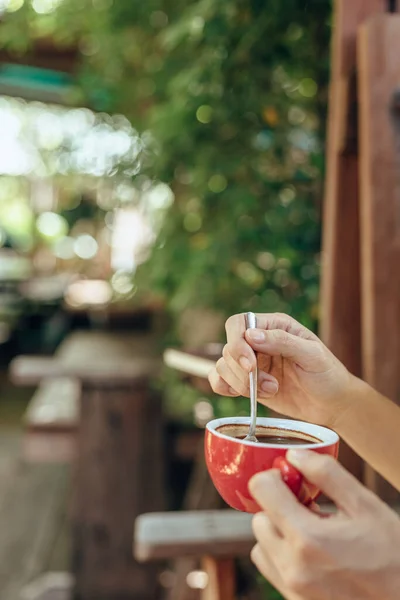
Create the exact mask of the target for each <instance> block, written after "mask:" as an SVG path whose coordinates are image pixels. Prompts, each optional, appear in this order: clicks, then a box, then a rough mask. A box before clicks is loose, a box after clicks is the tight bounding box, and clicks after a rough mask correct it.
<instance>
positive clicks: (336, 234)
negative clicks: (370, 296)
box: [320, 0, 386, 479]
mask: <svg viewBox="0 0 400 600" xmlns="http://www.w3.org/2000/svg"><path fill="white" fill-rule="evenodd" d="M385 10H386V0H351V1H349V0H336V1H335V5H334V22H333V40H332V75H331V87H330V97H329V117H328V142H327V174H326V183H325V204H324V215H323V269H322V291H321V304H322V311H321V313H322V314H321V332H320V333H321V336H322V338H323V340H324V342H325V343H326V344H327V345H328V346H329V348H330V349H331V350H332V351H333V352H334V354H335V355H336V356H338V358H339V359H340V360H341V361H342V362H343V363H344V364H345V365H346V366H347V368H348V369H349V370H350V371H351V372H352V373H354V374H355V375H358V376H359V375H361V372H362V369H361V318H360V314H361V304H360V258H359V206H358V197H359V180H358V150H357V85H356V39H357V29H358V27H359V25H360V24H361V23H362V22H363V21H365V19H367V18H368V17H369V16H371V15H373V14H376V13H380V12H384V11H385ZM340 459H341V462H342V463H343V464H344V465H345V467H346V468H347V469H349V470H350V471H351V472H352V473H353V474H354V475H355V476H356V477H358V478H359V479H362V477H363V463H362V461H361V459H359V457H358V456H356V455H355V453H354V452H353V451H352V450H350V448H348V447H347V446H345V445H344V444H343V445H342V448H341V454H340Z"/></svg>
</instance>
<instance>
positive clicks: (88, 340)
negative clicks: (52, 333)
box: [10, 331, 160, 385]
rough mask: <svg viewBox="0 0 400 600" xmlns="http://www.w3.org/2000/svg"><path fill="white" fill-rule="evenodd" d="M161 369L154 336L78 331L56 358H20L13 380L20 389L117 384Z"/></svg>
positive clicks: (16, 360)
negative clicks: (63, 381) (61, 381)
mask: <svg viewBox="0 0 400 600" xmlns="http://www.w3.org/2000/svg"><path fill="white" fill-rule="evenodd" d="M133 358H134V360H133ZM159 367H160V359H159V358H158V357H157V345H156V343H155V340H154V338H153V337H152V336H150V335H143V334H137V333H136V334H132V333H112V332H107V331H104V332H102V331H78V332H75V333H72V334H71V335H69V336H68V337H67V339H66V340H65V341H64V342H63V343H62V345H61V347H60V349H59V351H58V352H57V355H56V357H55V358H48V357H37V356H19V357H18V358H16V359H15V360H14V361H12V363H11V366H10V376H11V378H12V380H13V382H15V383H16V384H17V385H36V384H38V383H40V381H41V380H42V379H51V378H59V377H64V378H70V379H73V378H75V379H79V380H80V381H83V382H88V383H96V382H97V383H104V384H106V383H110V384H113V383H116V382H122V381H125V382H127V383H129V382H132V381H137V380H138V378H140V377H142V378H143V379H146V378H148V377H150V376H152V375H154V373H155V372H156V369H158V368H159Z"/></svg>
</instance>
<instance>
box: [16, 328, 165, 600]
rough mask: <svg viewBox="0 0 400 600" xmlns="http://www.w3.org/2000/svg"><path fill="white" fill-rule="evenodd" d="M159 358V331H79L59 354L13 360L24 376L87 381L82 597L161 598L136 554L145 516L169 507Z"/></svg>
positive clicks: (76, 537)
mask: <svg viewBox="0 0 400 600" xmlns="http://www.w3.org/2000/svg"><path fill="white" fill-rule="evenodd" d="M159 365H160V361H159V359H158V358H157V349H156V345H155V342H154V339H152V338H151V337H150V336H149V335H143V334H129V333H118V334H116V333H111V332H100V331H98V332H93V331H91V332H77V333H74V334H72V335H71V336H69V337H68V338H67V339H66V341H65V342H64V343H63V344H62V347H61V349H60V352H59V353H58V355H57V356H56V357H55V358H53V359H52V358H45V357H43V358H41V357H19V358H17V359H16V360H15V361H14V362H13V363H12V365H11V377H12V379H13V380H14V382H15V383H17V384H18V383H19V384H25V385H37V384H39V385H40V384H41V382H43V381H46V382H48V380H49V379H52V380H53V383H52V384H51V387H50V390H53V393H57V383H56V381H55V380H57V379H59V378H61V379H63V380H64V379H65V378H66V379H68V380H70V381H71V380H72V381H78V382H79V388H80V390H81V391H80V397H79V402H78V407H79V414H80V422H79V426H78V429H77V435H76V461H75V473H74V497H73V530H72V531H73V575H74V577H75V591H74V593H75V595H76V597H79V598H80V600H86V599H87V600H89V599H90V600H91V599H92V598H96V600H109V598H110V597H118V598H119V597H121V598H123V597H127V598H128V597H138V598H139V597H140V598H141V599H142V598H143V600H153V599H154V595H155V590H156V587H157V578H156V577H155V568H154V566H152V565H147V566H142V565H139V564H138V563H137V562H135V561H134V560H133V558H132V553H131V545H132V540H131V531H132V527H133V523H134V521H135V518H136V517H137V516H138V515H139V514H141V513H143V512H145V511H147V510H162V509H163V508H164V502H163V495H164V485H163V484H164V481H163V457H164V448H163V417H162V405H161V398H160V396H159V394H157V393H156V392H155V391H154V390H153V389H152V387H151V382H152V379H153V377H154V375H155V373H156V372H157V370H158V369H159ZM47 385H48V384H47V383H46V384H45V386H47ZM67 387H68V385H67Z"/></svg>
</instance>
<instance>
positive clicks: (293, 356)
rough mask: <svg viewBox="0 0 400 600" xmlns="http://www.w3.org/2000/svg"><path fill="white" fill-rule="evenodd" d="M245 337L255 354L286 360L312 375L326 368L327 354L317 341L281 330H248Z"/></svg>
mask: <svg viewBox="0 0 400 600" xmlns="http://www.w3.org/2000/svg"><path fill="white" fill-rule="evenodd" d="M245 335H246V340H247V342H248V343H249V344H250V346H251V347H252V348H253V350H255V351H256V352H261V353H262V354H268V355H269V356H282V357H283V358H288V359H290V360H293V361H294V362H295V363H296V364H298V365H299V366H300V367H301V368H302V369H304V370H305V371H309V372H313V373H319V372H321V371H324V370H326V368H327V367H326V360H327V356H328V353H327V352H324V349H325V346H324V345H323V344H322V342H320V341H319V340H310V339H305V338H303V337H299V336H297V335H293V334H291V333H288V332H287V331H284V330H283V329H267V330H263V329H248V330H247V331H246V334H245Z"/></svg>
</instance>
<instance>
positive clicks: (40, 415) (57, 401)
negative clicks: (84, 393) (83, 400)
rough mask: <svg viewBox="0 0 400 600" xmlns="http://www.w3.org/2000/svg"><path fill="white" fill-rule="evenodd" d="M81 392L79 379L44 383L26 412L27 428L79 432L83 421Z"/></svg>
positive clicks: (54, 380)
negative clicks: (80, 409) (80, 404)
mask: <svg viewBox="0 0 400 600" xmlns="http://www.w3.org/2000/svg"><path fill="white" fill-rule="evenodd" d="M80 393H81V389H80V385H79V381H78V380H76V379H69V378H58V379H45V380H44V381H41V383H40V385H39V388H38V389H37V390H36V392H35V393H34V395H33V397H32V400H31V401H30V403H29V406H28V408H27V411H26V413H25V416H24V422H25V427H26V428H27V429H31V428H32V429H35V430H36V431H46V432H51V431H57V432H71V431H73V432H75V431H76V429H77V427H78V422H79V397H80Z"/></svg>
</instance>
